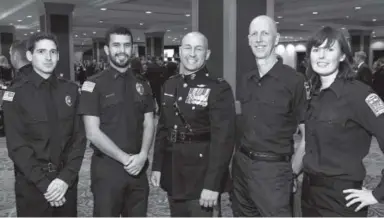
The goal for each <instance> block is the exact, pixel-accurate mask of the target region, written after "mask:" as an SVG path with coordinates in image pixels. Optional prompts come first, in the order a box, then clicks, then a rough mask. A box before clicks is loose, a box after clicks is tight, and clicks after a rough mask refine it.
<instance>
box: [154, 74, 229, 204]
mask: <svg viewBox="0 0 384 218" xmlns="http://www.w3.org/2000/svg"><path fill="white" fill-rule="evenodd" d="M175 102H177V104H178V107H179V108H180V112H181V113H182V114H183V116H184V118H185V120H186V122H187V123H188V124H189V125H190V126H191V129H192V130H193V132H192V133H187V134H192V135H199V134H203V133H208V134H209V135H210V139H207V140H206V141H199V142H197V141H195V142H194V141H184V142H183V141H178V142H176V143H172V142H171V141H170V140H169V132H170V131H172V130H174V129H175V128H176V129H177V131H179V132H188V131H187V129H186V128H185V125H184V124H183V122H182V121H181V119H180V117H179V115H178V113H177V112H176V111H175V109H174V106H173V104H174V103H175ZM235 116H236V112H235V107H234V98H233V93H232V90H231V88H230V86H229V84H228V83H227V82H226V81H224V80H223V79H218V78H212V77H210V76H209V74H208V71H207V70H206V69H205V68H204V69H202V70H200V71H198V72H196V73H195V74H192V75H189V76H185V77H183V76H180V75H177V76H174V77H171V78H170V79H169V80H168V81H166V83H165V85H164V92H163V96H162V113H161V116H160V120H159V126H158V134H157V138H156V142H155V149H154V160H153V166H152V170H153V171H161V172H162V176H161V178H162V179H161V186H162V188H163V189H165V190H166V191H167V192H168V194H170V195H172V197H173V198H175V199H198V198H199V197H200V194H201V191H202V190H203V189H208V190H212V191H222V189H223V180H226V179H227V178H225V175H227V174H226V173H227V172H228V165H229V161H230V158H231V155H232V152H233V148H234V143H235V142H234V138H235Z"/></svg>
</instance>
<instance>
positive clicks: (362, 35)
mask: <svg viewBox="0 0 384 218" xmlns="http://www.w3.org/2000/svg"><path fill="white" fill-rule="evenodd" d="M348 33H349V42H350V45H351V49H352V53H353V54H354V53H355V52H357V51H364V52H365V54H367V60H366V61H367V63H369V61H370V59H371V56H372V55H371V52H370V49H369V48H370V45H371V34H372V30H356V29H351V30H348Z"/></svg>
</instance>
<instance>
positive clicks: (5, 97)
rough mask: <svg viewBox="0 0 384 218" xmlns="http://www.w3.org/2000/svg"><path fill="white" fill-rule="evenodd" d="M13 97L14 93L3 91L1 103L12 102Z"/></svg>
mask: <svg viewBox="0 0 384 218" xmlns="http://www.w3.org/2000/svg"><path fill="white" fill-rule="evenodd" d="M13 97H15V93H14V92H10V91H5V92H4V95H3V101H13Z"/></svg>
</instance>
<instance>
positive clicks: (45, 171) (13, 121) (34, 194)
mask: <svg viewBox="0 0 384 218" xmlns="http://www.w3.org/2000/svg"><path fill="white" fill-rule="evenodd" d="M27 58H28V60H29V61H31V62H32V67H31V69H30V72H26V73H25V75H24V76H22V77H20V78H19V79H18V80H17V81H15V82H14V84H13V85H12V86H11V87H10V88H9V90H8V91H6V92H5V94H4V96H3V108H4V114H5V124H6V126H7V127H6V137H7V148H8V153H9V157H10V158H11V159H12V161H13V162H14V164H15V180H16V183H15V192H16V209H17V215H18V216H29V217H40V216H50V217H52V216H59V217H68V216H74V217H76V216H77V183H78V172H79V170H80V166H81V163H82V160H83V157H84V151H85V145H86V139H85V133H84V126H83V124H82V122H81V119H80V116H76V110H77V105H78V99H79V92H78V89H79V87H78V86H77V85H76V84H75V83H72V82H70V81H67V80H65V79H63V78H60V77H57V76H56V74H55V73H54V69H55V67H56V64H57V62H58V60H59V53H58V46H57V40H56V37H54V36H53V35H50V34H46V33H37V34H35V35H33V36H31V38H30V39H29V42H28V52H27Z"/></svg>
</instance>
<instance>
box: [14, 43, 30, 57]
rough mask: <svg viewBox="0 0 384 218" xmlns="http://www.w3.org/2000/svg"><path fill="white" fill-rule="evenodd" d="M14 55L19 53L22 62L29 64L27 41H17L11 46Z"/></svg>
mask: <svg viewBox="0 0 384 218" xmlns="http://www.w3.org/2000/svg"><path fill="white" fill-rule="evenodd" d="M11 48H12V53H18V54H19V55H20V58H21V60H22V61H25V62H29V61H28V59H27V55H26V53H27V40H16V41H14V42H13V43H12V45H11Z"/></svg>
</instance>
